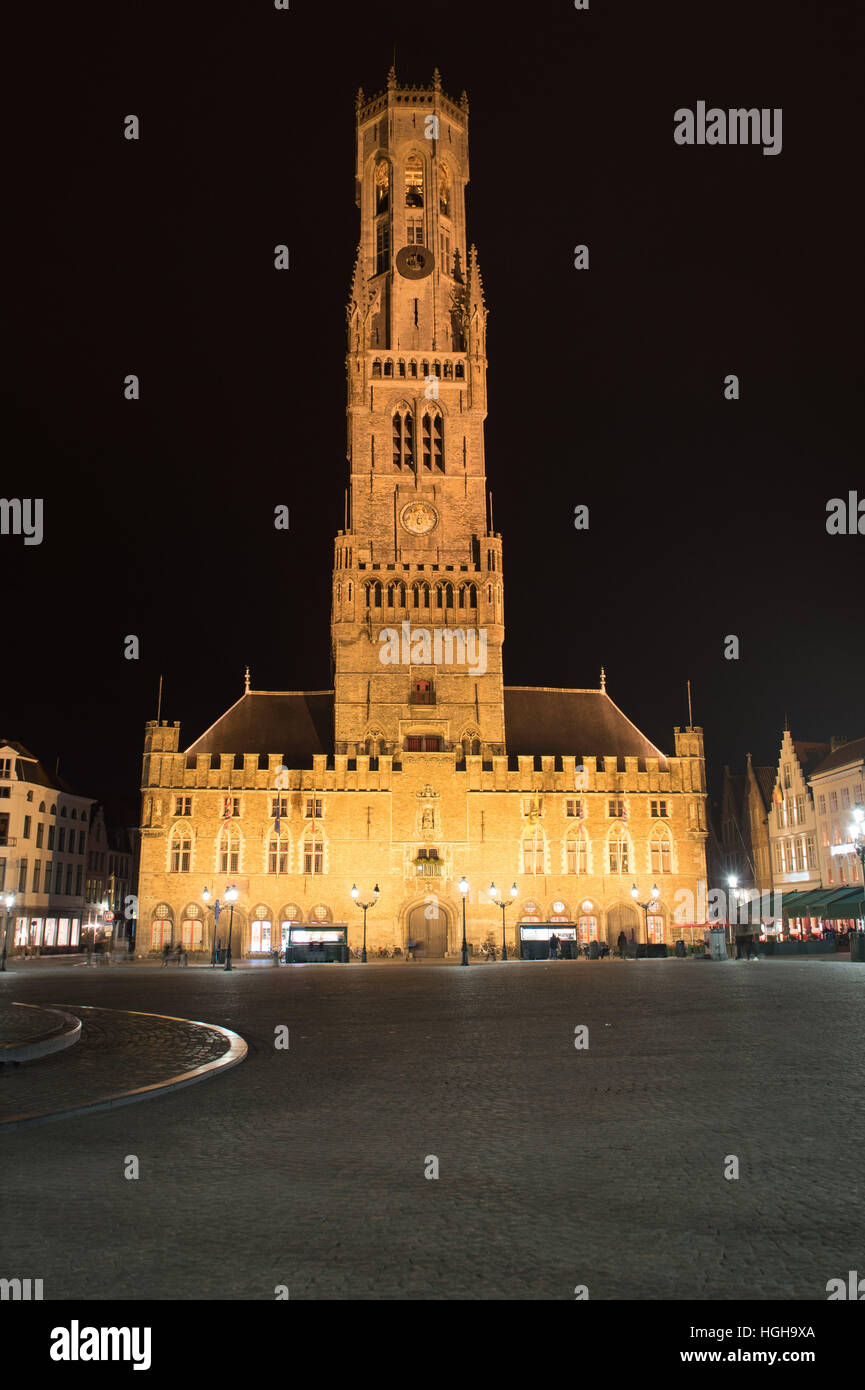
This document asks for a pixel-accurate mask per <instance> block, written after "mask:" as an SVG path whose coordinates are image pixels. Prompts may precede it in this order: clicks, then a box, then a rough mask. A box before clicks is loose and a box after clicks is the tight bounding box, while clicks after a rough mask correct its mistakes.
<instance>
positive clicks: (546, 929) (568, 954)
mask: <svg viewBox="0 0 865 1390" xmlns="http://www.w3.org/2000/svg"><path fill="white" fill-rule="evenodd" d="M553 933H555V935H556V936H557V937H558V938H559V941H560V942H561V947H562V960H576V958H577V929H576V927H575V926H574V925H573V924H572V923H571V924H568V923H565V922H521V923H520V959H521V960H549V958H550V937H551V936H552V935H553Z"/></svg>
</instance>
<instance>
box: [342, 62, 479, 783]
mask: <svg viewBox="0 0 865 1390" xmlns="http://www.w3.org/2000/svg"><path fill="white" fill-rule="evenodd" d="M468 114H469V113H468V101H467V98H466V95H465V93H463V95H462V97H461V98H460V100H459V102H455V101H453V100H452V99H451V98H450V97H448V96H446V95H445V93H444V92H443V91H442V87H441V80H440V78H439V74H438V70H436V72H435V73H434V75H433V81H432V85H431V86H430V87H401V86H399V85H398V83H397V79H396V73H395V72H394V70H393V68H391V71H390V73H389V75H388V84H387V89H386V90H385V91H384V92H382V93H380V94H379V95H378V96H375V97H372V98H369V99H367V98H365V97H364V94H363V92H362V91H360V92H358V95H357V102H356V143H357V156H356V179H355V189H356V202H357V205H358V207H359V208H360V245H359V247H358V252H357V260H356V263H355V269H354V277H353V280H352V287H351V297H350V300H349V304H348V309H347V317H348V354H347V358H346V373H347V384H348V412H347V414H348V419H347V424H348V434H347V458H348V461H349V470H350V486H349V493H348V505H347V512H346V529H345V530H344V531H340V532H339V534H338V535H337V537H336V542H335V554H334V572H333V607H332V618H331V639H332V655H333V667H334V690H335V698H334V740H335V751H336V753H337V754H348V755H349V756H353V755H355V754H356V753H358V752H361V753H363V752H368V753H371V754H374V755H391V756H400V755H401V753H402V752H406V751H407V752H436V751H442V752H444V751H450V750H451V749H453V748H455V747H459V745H462V746H463V747H464V748H466V751H468V752H470V753H474V754H478V753H483V754H484V756H487V757H490V756H492V755H493V754H501V753H504V751H505V729H504V710H503V696H502V644H503V642H504V618H503V593H502V587H503V578H502V550H501V539H500V537H499V536H497V535H495V534H494V533H493V532H492V531H491V529H490V527H489V526H488V523H487V512H488V509H487V488H486V475H485V467H484V439H483V422H484V418H485V416H486V365H487V364H486V308H485V306H484V297H483V286H482V283H481V275H480V270H479V267H478V261H477V256H476V253H475V250H474V247H470V246H469V245H468V240H467V234H466V218H465V189H466V185H467V183H468V178H469V160H468Z"/></svg>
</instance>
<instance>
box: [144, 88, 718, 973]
mask: <svg viewBox="0 0 865 1390" xmlns="http://www.w3.org/2000/svg"><path fill="white" fill-rule="evenodd" d="M356 122H357V130H356V135H357V144H356V149H357V161H356V194H357V203H358V206H359V208H360V213H361V227H360V245H359V248H358V253H357V260H356V264H355V270H354V276H353V280H352V287H351V294H350V299H349V303H348V308H347V321H348V353H347V359H346V370H347V381H348V408H347V426H348V428H347V446H348V447H347V459H348V464H349V482H350V487H349V494H348V507H347V514H346V525H345V528H344V529H343V530H342V531H340V532H339V533H338V535H337V537H336V540H335V547H334V566H333V578H332V583H333V591H332V619H331V642H332V653H333V671H334V677H333V679H334V687H333V689H332V690H325V691H307V692H265V691H255V690H251V689H250V688H249V682H248V679H247V687H246V689H245V691H244V693H243V695H242V697H241V698H240V700H238V702H237V703H236V704H235V705H234V706H232V707H231V709H230V710H228V711H226V713H225V715H223V716H222V718H221V719H219V720H217V722H216V724H215V725H214V726H213V727H212V728H211V729H209V730H208V731H207V732H206V733H205V734H203V735H202V736H201V737H200V738H199V739H198V740H197V741H196V742H194V743H193V744H191V745H189V746H188V747H186V748H185V749H181V742H180V726H179V725H178V724H170V723H156V722H155V721H154V722H151V723H149V724H148V725H147V730H146V735H145V756H144V765H143V777H142V798H143V800H142V808H143V809H142V828H141V875H140V884H139V899H140V904H139V910H140V917H139V923H140V925H139V949H141V948H144V949H147V948H148V946H149V947H150V948H151V949H159V947H160V946H161V945H162V944H163V943H164V942H165V941H166V940H173V941H177V940H178V939H180V936H181V934H182V936H183V938H184V940H185V942H186V944H187V945H188V946H196V945H198V944H199V942H200V944H201V947H202V949H207V948H208V947H209V945H210V943H211V941H212V939H213V920H212V913H211V912H210V911H209V910H208V909H207V908H205V906H204V902H203V898H202V890H203V889H205V888H207V889H209V891H210V893H211V900H212V898H213V897H216V896H221V895H222V894H224V889H225V886H227V885H228V884H229V883H233V884H234V885H235V886H236V887H237V888H238V890H239V897H238V899H237V904H236V907H235V910H234V943H235V954H237V952H238V947H239V949H240V950H241V951H242V952H243V953H246V954H249V953H252V954H255V953H256V952H258V951H264V950H265V949H268V948H269V947H270V946H272V945H275V944H281V942H282V940H283V939H284V934H285V925H284V924H287V923H288V922H302V923H303V924H305V925H308V924H310V923H315V922H322V921H330V922H348V923H349V924H350V926H351V940H352V942H353V943H355V944H356V943H357V941H358V935H359V926H360V922H361V920H362V918H361V913H360V911H359V909H358V907H357V906H356V905H355V903H354V901H353V899H352V897H351V892H350V890H351V887H352V885H353V884H356V885H357V887H358V889H359V890H360V900H361V901H368V900H369V899H371V897H372V892H373V889H374V887H375V886H378V888H379V890H380V893H379V897H378V900H377V901H376V902H375V905H374V906H373V907H372V908H371V909H370V912H369V917H368V927H369V933H368V942H369V945H370V946H371V947H372V948H373V949H377V948H378V947H379V946H386V947H397V946H398V947H400V949H402V950H405V949H406V947H407V944H408V943H409V942H417V943H419V945H420V948H421V949H423V950H424V951H425V952H426V954H427V955H429V956H441V955H444V954H446V953H447V954H452V953H454V952H455V951H456V950H457V949H458V945H459V941H460V939H461V934H462V909H463V898H462V895H461V893H460V891H459V888H458V884H459V881H460V880H461V879H462V878H463V877H465V878H466V879H467V880H468V884H469V888H468V894H467V898H466V909H467V936H468V939H469V942H470V943H471V944H472V945H474V946H477V945H479V943H480V942H481V941H483V940H484V939H485V938H487V937H488V936H490V935H493V936H494V937H495V938H496V939H498V940H500V939H501V924H502V914H501V911H500V909H499V908H498V907H497V906H496V905H495V902H494V901H492V900H491V897H490V893H489V888H490V886H491V885H492V884H495V886H496V888H497V890H498V895H499V896H500V897H501V898H502V899H503V900H505V901H507V902H508V904H509V908H508V911H507V923H508V926H507V937H508V940H509V941H510V942H513V941H514V939H515V937H516V934H517V923H518V922H519V921H520V920H521V919H522V920H525V921H527V922H538V923H547V922H555V923H558V924H559V925H563V924H572V925H574V926H575V927H576V928H577V930H578V933H579V934H580V935H582V936H583V938H584V939H589V938H590V937H591V936H594V935H598V936H601V937H607V938H608V939H610V940H611V941H612V942H615V940H616V939H617V937H618V935H619V933H620V932H621V931H622V930H625V934H626V936H628V935H633V936H634V937H635V938H636V939H637V940H642V939H644V938H645V932H646V929H647V927H649V928H650V930H651V933H652V934H653V935H655V937H656V938H657V939H658V940H660V939H662V938H663V939H666V940H667V941H669V940H671V939H672V935H673V932H674V930H675V928H676V925H678V926H679V927H681V926H682V925H683V924H688V925H690V924H692V923H694V922H698V923H700V922H703V921H705V892H706V881H705V880H706V867H705V839H706V807H705V765H704V755H703V738H702V730H701V729H699V728H696V727H694V728H686V729H676V730H675V735H674V738H675V753H674V754H673V755H672V756H666V755H664V754H663V753H662V752H661V751H660V750H659V749H658V748H656V747H655V746H654V745H653V744H652V743H651V742H650V741H649V740H648V739H646V738H645V737H644V736H643V735H642V734H641V733H640V732H639V730H638V729H636V728H635V726H634V725H633V724H632V723H631V721H630V720H629V719H628V718H627V717H626V716H625V715H624V714H623V713H622V711H621V710H619V709H618V707H617V706H616V705H615V704H614V703H613V701H612V699H611V698H610V696H609V695H608V694H607V692H606V687H605V681H604V679H603V673H602V678H601V683H600V686H599V687H598V688H593V689H589V690H567V691H565V690H557V689H543V690H541V689H533V688H528V687H506V686H505V685H504V683H503V660H502V654H503V646H504V639H505V620H504V568H503V554H502V538H501V536H500V535H499V534H498V533H497V532H495V531H494V530H493V529H492V524H491V518H490V517H489V513H488V497H487V483H486V464H485V458H484V442H483V422H484V418H485V416H486V313H487V310H486V306H485V302H484V293H483V285H482V282H481V275H480V269H479V264H478V258H477V254H476V252H475V250H474V248H473V247H471V246H469V245H468V242H467V235H466V220H465V203H464V194H465V187H466V184H467V182H468V102H467V100H466V99H465V95H463V97H462V98H461V100H460V101H459V102H455V101H452V100H451V99H450V98H449V97H447V96H446V95H445V94H444V92H443V91H442V89H441V83H440V80H439V77H438V74H437V73H436V74H435V75H434V78H433V82H432V85H431V86H430V87H428V88H404V87H400V86H399V85H398V84H397V81H396V76H395V74H394V73H393V71H392V72H391V74H390V75H389V79H388V86H387V89H386V91H384V92H382V93H381V94H379V95H378V96H376V97H373V98H371V99H366V98H365V97H364V96H363V93H362V92H361V93H359V94H358V99H357V107H356ZM512 885H514V886H515V888H516V894H515V895H514V898H513V902H512V896H511V886H512ZM632 888H636V895H633V894H632ZM655 888H657V900H655V898H654V897H653V893H654V889H655ZM635 896H636V900H637V902H638V903H639V904H645V903H649V902H650V901H651V902H655V906H654V907H653V908H652V909H651V919H652V920H651V922H650V923H648V922H647V920H646V918H644V915H643V911H644V909H642V908H641V907H638V906H635ZM184 924H185V925H184ZM217 934H218V935H219V936H220V937H221V939H222V940H224V938H225V930H224V919H221V920H220V923H219V927H218V928H217Z"/></svg>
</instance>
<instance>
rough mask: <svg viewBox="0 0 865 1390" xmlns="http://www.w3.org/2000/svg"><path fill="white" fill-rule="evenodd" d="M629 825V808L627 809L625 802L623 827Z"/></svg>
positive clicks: (623, 803)
mask: <svg viewBox="0 0 865 1390" xmlns="http://www.w3.org/2000/svg"><path fill="white" fill-rule="evenodd" d="M627 824H628V808H627V806H626V804H625V802H624V801H623V802H622V825H627Z"/></svg>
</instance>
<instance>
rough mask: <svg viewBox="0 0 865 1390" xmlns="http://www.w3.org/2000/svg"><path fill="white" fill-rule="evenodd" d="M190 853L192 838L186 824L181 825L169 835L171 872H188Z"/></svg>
mask: <svg viewBox="0 0 865 1390" xmlns="http://www.w3.org/2000/svg"><path fill="white" fill-rule="evenodd" d="M191 855H192V838H191V836H190V834H189V831H188V829H187V828H186V826H183V827H181V828H179V829H177V830H175V831H174V832H173V834H172V836H171V873H173V874H188V873H189V862H190V857H191Z"/></svg>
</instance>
